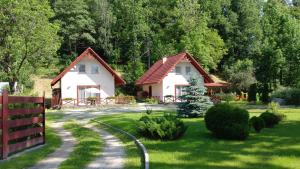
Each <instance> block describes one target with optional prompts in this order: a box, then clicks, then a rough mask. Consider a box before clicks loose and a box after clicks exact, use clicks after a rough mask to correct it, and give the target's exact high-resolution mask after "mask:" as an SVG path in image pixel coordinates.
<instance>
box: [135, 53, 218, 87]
mask: <svg viewBox="0 0 300 169" xmlns="http://www.w3.org/2000/svg"><path fill="white" fill-rule="evenodd" d="M183 59H188V60H190V62H191V64H192V65H193V66H194V67H195V68H196V69H197V70H198V71H199V73H200V74H201V75H202V76H203V77H204V83H213V82H214V81H213V80H212V79H211V78H210V76H209V75H208V74H207V73H206V72H205V70H204V69H203V68H202V66H201V65H200V64H199V63H198V62H197V61H196V60H195V59H194V58H193V57H192V56H191V55H190V54H189V53H186V52H183V53H179V54H177V55H174V56H169V57H168V58H167V59H166V61H165V63H163V59H161V60H159V61H157V62H156V63H154V65H153V66H152V67H151V68H150V69H149V70H147V71H146V73H145V74H144V75H143V76H142V77H140V78H139V79H138V80H137V81H136V85H144V84H155V83H160V82H161V81H162V80H163V78H164V77H165V76H167V74H168V73H169V72H170V71H172V69H174V67H175V66H176V65H177V64H178V63H179V62H180V61H182V60H183Z"/></svg>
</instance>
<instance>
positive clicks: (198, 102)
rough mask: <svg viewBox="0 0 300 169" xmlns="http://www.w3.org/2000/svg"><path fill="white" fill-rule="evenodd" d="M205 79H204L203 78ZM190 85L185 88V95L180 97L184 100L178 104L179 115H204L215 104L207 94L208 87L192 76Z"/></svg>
mask: <svg viewBox="0 0 300 169" xmlns="http://www.w3.org/2000/svg"><path fill="white" fill-rule="evenodd" d="M202 81H203V80H202ZM189 83H190V86H187V87H186V88H185V89H184V95H182V96H181V97H180V98H181V99H182V100H183V102H181V103H179V104H178V111H177V113H178V116H179V117H203V116H204V114H205V112H206V111H207V110H208V108H209V107H211V106H212V105H213V103H212V102H211V100H210V98H209V97H208V96H205V95H204V94H205V92H206V88H205V87H204V86H203V83H201V82H200V80H199V79H197V78H195V77H192V78H191V79H190V80H189Z"/></svg>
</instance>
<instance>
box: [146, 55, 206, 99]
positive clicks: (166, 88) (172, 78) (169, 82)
mask: <svg viewBox="0 0 300 169" xmlns="http://www.w3.org/2000/svg"><path fill="white" fill-rule="evenodd" d="M176 66H179V67H181V74H176V73H175V68H174V70H172V71H171V72H169V73H168V75H167V76H166V77H165V78H164V79H163V81H162V82H161V83H159V84H152V85H151V86H152V96H159V97H160V100H161V101H163V98H164V96H166V95H173V96H175V85H189V82H188V80H189V79H190V78H191V77H192V76H195V77H196V78H199V79H201V80H200V82H201V83H202V85H204V82H203V76H202V75H201V74H200V73H199V71H198V70H197V69H196V68H195V67H194V66H193V65H192V64H191V63H189V62H188V61H186V60H183V61H182V62H180V63H178V64H177V65H176ZM186 66H190V67H191V73H190V74H186V72H185V67H186ZM143 91H147V92H149V85H143Z"/></svg>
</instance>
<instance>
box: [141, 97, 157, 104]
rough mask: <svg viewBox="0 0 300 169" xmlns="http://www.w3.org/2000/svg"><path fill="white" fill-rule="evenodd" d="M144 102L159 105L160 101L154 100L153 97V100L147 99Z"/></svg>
mask: <svg viewBox="0 0 300 169" xmlns="http://www.w3.org/2000/svg"><path fill="white" fill-rule="evenodd" d="M144 102H145V103H148V104H158V100H157V99H156V98H153V97H151V98H146V99H145V100H144Z"/></svg>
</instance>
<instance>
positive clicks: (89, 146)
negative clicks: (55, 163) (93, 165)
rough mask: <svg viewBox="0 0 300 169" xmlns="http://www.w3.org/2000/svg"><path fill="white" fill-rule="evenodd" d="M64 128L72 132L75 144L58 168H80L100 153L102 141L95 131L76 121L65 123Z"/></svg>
mask: <svg viewBox="0 0 300 169" xmlns="http://www.w3.org/2000/svg"><path fill="white" fill-rule="evenodd" d="M64 128H65V129H67V130H69V131H70V132H71V133H72V135H73V136H74V137H75V139H76V141H77V144H76V146H75V148H74V150H73V152H71V154H70V156H69V157H68V159H67V160H66V161H64V162H62V164H61V165H60V166H59V168H60V169H82V168H84V167H85V166H86V165H88V164H89V163H90V162H92V161H93V160H94V159H95V158H96V157H98V156H99V155H100V153H101V150H102V147H103V142H102V139H101V138H100V136H99V134H98V133H97V132H95V131H93V130H91V129H88V128H85V127H82V126H81V125H79V124H78V122H76V121H71V122H67V123H65V124H64Z"/></svg>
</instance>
